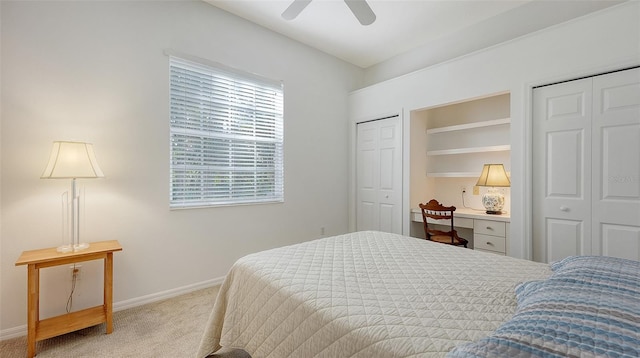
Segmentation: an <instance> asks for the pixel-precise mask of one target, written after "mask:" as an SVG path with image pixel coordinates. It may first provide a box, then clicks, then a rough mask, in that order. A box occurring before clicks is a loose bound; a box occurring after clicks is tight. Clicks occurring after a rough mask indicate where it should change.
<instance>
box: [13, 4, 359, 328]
mask: <svg viewBox="0 0 640 358" xmlns="http://www.w3.org/2000/svg"><path fill="white" fill-rule="evenodd" d="M0 6H1V16H2V17H1V26H2V28H1V30H2V35H1V36H2V37H1V41H2V42H1V45H2V58H1V60H2V61H1V73H0V74H1V76H2V87H1V91H2V92H1V95H2V97H1V98H2V108H1V114H2V122H1V124H2V125H1V134H2V137H1V139H2V142H1V149H2V152H1V153H2V156H1V160H2V165H1V167H0V170H1V172H2V191H1V195H2V196H1V198H2V205H1V206H0V210H1V213H2V220H1V225H2V226H1V238H0V239H1V241H0V249H1V260H2V262H1V264H0V274H1V277H0V292H1V293H0V330H1V331H0V333H2V335H0V336H4V337H5V338H6V337H9V336H11V335H15V334H24V333H25V326H24V324H25V323H26V298H27V292H26V268H25V267H22V266H21V267H15V266H14V263H15V261H16V259H17V258H18V256H19V255H20V253H21V252H22V251H23V250H32V249H38V248H45V247H53V246H57V245H59V243H60V239H59V231H60V212H59V209H60V202H59V200H60V193H61V192H63V191H65V190H68V188H69V186H70V182H69V181H66V180H41V179H39V177H40V174H41V173H42V171H43V170H44V167H45V164H46V162H47V160H48V156H49V151H50V149H51V143H52V141H54V140H60V139H75V140H83V141H89V142H92V143H94V149H95V152H96V156H97V159H98V161H99V163H100V165H101V167H102V169H103V171H104V172H105V175H106V178H104V179H97V180H84V181H82V184H84V185H85V187H86V225H85V226H84V229H85V230H84V239H85V240H86V241H89V242H90V241H100V240H110V239H117V240H119V241H120V243H121V244H122V246H123V248H124V251H123V252H120V253H116V254H115V265H114V266H115V267H114V276H115V282H114V302H115V305H116V308H118V307H125V306H127V305H131V304H136V303H140V302H143V301H145V300H149V299H153V298H154V297H161V296H163V295H165V296H166V295H167V294H170V293H172V292H177V291H180V290H185V289H189V288H190V287H198V285H206V284H212V283H215V282H218V281H219V279H220V278H221V277H223V276H224V275H225V274H226V272H227V270H228V269H229V268H230V266H231V264H232V263H233V262H234V261H235V260H236V259H237V258H239V257H240V256H243V255H245V254H248V253H251V252H255V251H259V250H263V249H267V248H272V247H276V246H282V245H287V244H291V243H296V242H301V241H306V240H310V239H314V238H318V237H320V228H321V227H324V228H325V230H326V231H325V232H326V235H334V234H339V233H344V232H346V231H347V228H348V221H347V217H348V210H347V193H348V189H347V184H348V183H347V181H346V179H345V178H347V175H348V157H347V156H346V153H347V151H348V147H347V145H348V135H347V131H348V124H347V123H348V120H347V118H348V115H347V97H348V93H349V91H352V90H353V89H355V88H357V87H358V85H359V84H360V81H361V80H362V77H363V73H362V70H361V69H359V68H357V67H355V66H352V65H349V64H346V63H345V62H342V61H340V60H337V59H335V58H333V57H330V56H328V55H325V54H323V53H321V52H319V51H316V50H313V49H311V48H309V47H307V46H304V45H302V44H300V43H298V42H294V41H292V40H289V39H287V38H285V37H282V36H280V35H277V34H275V33H273V32H269V31H266V30H264V29H263V28H260V27H258V26H256V25H254V24H251V23H249V22H246V21H244V20H242V19H240V18H237V17H235V16H232V15H230V14H228V13H226V12H224V11H221V10H218V9H217V8H215V7H213V6H211V5H208V4H206V3H202V2H199V1H178V2H170V1H130V2H129V1H122V2H121V1H118V2H75V1H70V2H61V1H55V2H49V1H45V2H22V1H20V2H8V1H2V2H1V5H0ZM165 49H171V50H173V51H177V52H181V53H185V54H189V55H191V56H196V57H200V58H204V59H207V60H210V61H216V62H219V63H222V64H225V65H228V66H232V67H235V68H238V69H241V70H245V71H248V72H253V73H256V74H259V75H262V76H265V77H269V78H273V79H278V80H283V81H284V84H285V203H284V204H266V205H254V206H237V207H221V208H207V209H192V210H176V211H170V210H169V160H168V156H169V104H168V103H169V85H168V73H169V68H168V57H166V56H165V55H164V54H163V50H165ZM83 270H84V271H83V273H82V280H81V281H80V282H79V286H78V287H77V293H76V297H75V300H74V307H76V308H80V307H83V306H92V305H96V304H100V302H101V297H102V296H101V295H102V292H101V284H102V283H101V282H102V281H101V272H102V271H101V270H102V268H101V263H100V262H95V261H94V262H91V263H86V264H84V268H83ZM69 276H70V275H68V268H64V267H63V268H51V269H45V270H43V271H42V292H41V312H42V314H43V316H50V315H54V314H58V313H62V312H63V311H64V306H65V303H66V298H67V292H68V290H69V288H70V280H69ZM211 299H212V300H213V299H214V297H212V298H211ZM116 329H117V327H116Z"/></svg>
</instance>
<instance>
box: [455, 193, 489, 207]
mask: <svg viewBox="0 0 640 358" xmlns="http://www.w3.org/2000/svg"><path fill="white" fill-rule="evenodd" d="M465 193H466V191H465V190H463V191H462V193H461V194H460V195H462V206H463V207H464V208H465V209H471V210H475V211H485V209H476V208H472V207H470V206H467V204H465V203H464V194H465Z"/></svg>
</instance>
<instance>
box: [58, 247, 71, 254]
mask: <svg viewBox="0 0 640 358" xmlns="http://www.w3.org/2000/svg"><path fill="white" fill-rule="evenodd" d="M56 251H58V252H60V253H63V254H66V253H67V252H71V251H73V247H72V246H71V245H62V246H58V248H57V249H56Z"/></svg>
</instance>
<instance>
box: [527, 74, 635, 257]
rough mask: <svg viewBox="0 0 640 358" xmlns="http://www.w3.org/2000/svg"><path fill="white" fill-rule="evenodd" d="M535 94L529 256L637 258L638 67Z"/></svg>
mask: <svg viewBox="0 0 640 358" xmlns="http://www.w3.org/2000/svg"><path fill="white" fill-rule="evenodd" d="M533 97H534V98H533V172H534V176H533V259H534V260H536V261H542V262H553V261H556V260H560V259H562V258H564V257H566V256H569V255H589V254H593V255H607V256H615V257H623V258H630V259H634V260H640V69H632V70H626V71H620V72H615V73H610V74H605V75H600V76H595V77H591V78H586V79H582V80H576V81H571V82H566V83H561V84H557V85H552V86H546V87H541V88H536V89H535V90H534V96H533Z"/></svg>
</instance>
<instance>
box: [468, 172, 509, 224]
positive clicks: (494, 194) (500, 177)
mask: <svg viewBox="0 0 640 358" xmlns="http://www.w3.org/2000/svg"><path fill="white" fill-rule="evenodd" d="M476 186H487V187H489V189H488V190H487V192H486V193H485V194H484V195H482V205H484V208H485V209H487V211H486V212H487V214H497V215H499V214H502V208H503V207H504V195H502V193H500V192H499V191H498V189H496V188H495V187H508V186H511V181H510V180H509V177H508V176H507V172H506V171H505V170H504V165H502V164H485V165H484V167H483V168H482V174H480V178H478V182H477V183H476Z"/></svg>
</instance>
